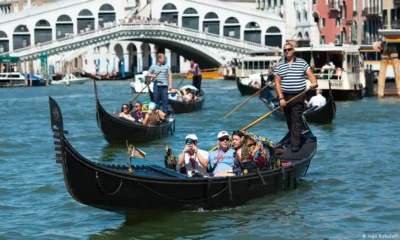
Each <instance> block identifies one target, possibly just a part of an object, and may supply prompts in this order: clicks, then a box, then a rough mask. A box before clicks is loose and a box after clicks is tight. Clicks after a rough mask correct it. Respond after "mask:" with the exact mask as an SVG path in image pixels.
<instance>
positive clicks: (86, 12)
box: [78, 9, 93, 17]
mask: <svg viewBox="0 0 400 240" xmlns="http://www.w3.org/2000/svg"><path fill="white" fill-rule="evenodd" d="M78 16H82V17H83V16H93V14H92V12H91V11H89V10H87V9H83V10H82V11H80V12H79V14H78Z"/></svg>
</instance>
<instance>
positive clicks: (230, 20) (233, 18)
mask: <svg viewBox="0 0 400 240" xmlns="http://www.w3.org/2000/svg"><path fill="white" fill-rule="evenodd" d="M236 23H237V24H239V20H237V18H235V17H230V18H228V19H226V21H225V24H236Z"/></svg>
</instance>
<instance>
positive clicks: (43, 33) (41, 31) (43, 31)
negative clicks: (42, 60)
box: [34, 19, 53, 45]
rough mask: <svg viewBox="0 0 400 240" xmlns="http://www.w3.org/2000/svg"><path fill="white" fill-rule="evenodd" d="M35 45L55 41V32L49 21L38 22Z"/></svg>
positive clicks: (35, 30)
mask: <svg viewBox="0 0 400 240" xmlns="http://www.w3.org/2000/svg"><path fill="white" fill-rule="evenodd" d="M34 34H35V45H36V44H38V43H44V42H49V41H51V40H52V39H53V30H52V28H51V25H50V23H49V22H48V21H47V20H44V19H41V20H39V21H37V22H36V24H35V29H34Z"/></svg>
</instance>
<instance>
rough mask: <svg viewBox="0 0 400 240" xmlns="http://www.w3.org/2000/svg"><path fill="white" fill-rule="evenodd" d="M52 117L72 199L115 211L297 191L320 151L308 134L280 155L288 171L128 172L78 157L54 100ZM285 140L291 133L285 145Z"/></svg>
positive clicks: (224, 202)
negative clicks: (217, 174) (201, 175)
mask: <svg viewBox="0 0 400 240" xmlns="http://www.w3.org/2000/svg"><path fill="white" fill-rule="evenodd" d="M50 115H51V127H52V130H53V137H54V138H55V140H56V141H54V144H55V149H56V159H57V161H56V162H57V163H60V164H61V166H62V169H63V174H64V180H65V184H66V187H67V189H68V192H69V193H70V195H71V196H72V197H73V198H74V199H75V200H77V201H78V202H80V203H82V204H86V205H89V206H93V207H97V208H100V209H105V210H109V211H116V212H117V211H119V210H126V209H157V208H160V209H175V210H183V209H197V208H200V207H201V208H204V209H213V208H219V207H223V206H237V205H240V204H243V203H244V202H246V201H248V200H250V199H253V198H256V197H261V196H264V195H267V194H271V193H276V192H278V191H279V190H282V189H286V188H297V184H298V183H299V180H300V178H301V177H302V176H303V175H304V174H305V173H306V172H307V169H308V167H309V165H310V161H311V159H312V157H313V156H314V155H315V153H316V151H317V140H316V137H314V136H313V134H312V132H311V131H310V130H309V129H308V130H306V131H305V135H304V136H305V137H306V139H307V140H306V142H304V144H303V147H302V148H301V150H300V152H296V153H292V152H290V150H289V149H287V150H286V152H284V153H283V154H281V155H280V157H279V158H280V159H281V160H282V161H286V162H287V161H290V162H291V164H290V165H289V166H286V167H280V168H276V169H272V170H263V171H257V173H249V174H247V175H239V176H233V177H217V178H187V177H186V176H185V175H182V174H180V173H177V172H176V171H173V170H171V169H166V168H163V167H160V166H157V165H150V166H136V167H134V169H133V170H134V171H133V172H132V173H130V172H128V171H127V167H126V166H119V165H118V166H114V165H112V166H111V165H104V164H100V163H94V162H91V161H89V160H88V159H86V158H84V157H83V156H82V155H80V154H79V153H78V152H77V151H76V150H75V149H74V148H73V147H72V145H71V144H70V143H69V142H68V140H67V138H66V134H67V132H66V131H65V130H64V129H63V120H62V114H61V110H60V109H59V107H58V105H57V103H56V102H55V101H54V100H53V99H52V98H51V97H50ZM305 127H306V128H308V126H307V125H306V124H305ZM287 138H288V134H287V135H286V136H285V138H283V139H282V141H281V142H282V143H283V141H286V140H287Z"/></svg>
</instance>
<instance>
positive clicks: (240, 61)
mask: <svg viewBox="0 0 400 240" xmlns="http://www.w3.org/2000/svg"><path fill="white" fill-rule="evenodd" d="M281 58H282V57H281V56H248V57H241V58H235V59H234V62H235V64H236V66H229V65H228V66H225V67H224V71H223V72H224V73H223V75H224V79H226V80H229V79H231V80H234V79H236V78H238V77H240V78H248V77H250V75H253V74H256V75H257V74H258V75H260V74H267V73H268V72H269V69H270V68H271V67H274V66H276V64H277V63H278V62H279V61H280V60H281ZM232 62H233V61H232ZM233 69H235V70H233Z"/></svg>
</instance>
